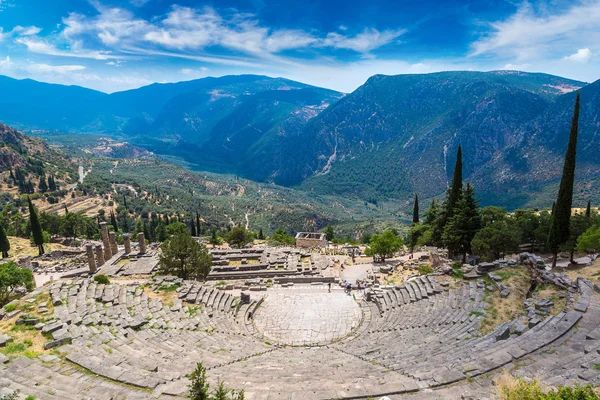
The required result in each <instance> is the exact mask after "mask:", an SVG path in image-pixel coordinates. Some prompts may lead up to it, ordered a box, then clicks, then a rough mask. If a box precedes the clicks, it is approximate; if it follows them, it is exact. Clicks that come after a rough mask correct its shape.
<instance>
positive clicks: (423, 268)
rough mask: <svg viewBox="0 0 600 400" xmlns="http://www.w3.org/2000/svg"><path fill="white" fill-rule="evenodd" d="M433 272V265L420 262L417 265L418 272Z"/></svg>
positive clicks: (424, 273)
mask: <svg viewBox="0 0 600 400" xmlns="http://www.w3.org/2000/svg"><path fill="white" fill-rule="evenodd" d="M431 273H433V267H432V266H431V265H429V264H421V265H419V274H420V275H427V274H431Z"/></svg>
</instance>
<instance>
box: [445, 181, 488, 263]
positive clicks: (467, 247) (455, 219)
mask: <svg viewBox="0 0 600 400" xmlns="http://www.w3.org/2000/svg"><path fill="white" fill-rule="evenodd" d="M480 229H481V214H480V212H479V202H478V201H477V200H475V190H474V189H473V187H472V186H471V185H470V184H467V187H466V189H465V190H464V191H463V192H462V193H461V195H460V197H459V199H458V202H457V203H456V210H455V213H454V214H453V215H452V218H450V220H449V221H448V223H447V224H446V227H445V228H444V236H443V240H444V243H446V246H447V247H448V251H449V252H450V253H451V254H462V256H463V257H462V258H463V262H466V261H467V254H468V253H470V252H471V242H472V241H473V238H474V237H475V235H476V234H477V232H479V230H480Z"/></svg>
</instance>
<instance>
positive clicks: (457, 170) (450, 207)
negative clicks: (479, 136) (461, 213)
mask: <svg viewBox="0 0 600 400" xmlns="http://www.w3.org/2000/svg"><path fill="white" fill-rule="evenodd" d="M462 184H463V182H462V148H461V147H460V145H459V146H458V150H457V151H456V164H455V165H454V175H453V176H452V183H451V185H450V193H449V194H448V201H447V206H446V222H448V220H449V219H450V218H452V215H453V214H454V207H456V203H457V202H458V199H459V198H460V194H461V192H462Z"/></svg>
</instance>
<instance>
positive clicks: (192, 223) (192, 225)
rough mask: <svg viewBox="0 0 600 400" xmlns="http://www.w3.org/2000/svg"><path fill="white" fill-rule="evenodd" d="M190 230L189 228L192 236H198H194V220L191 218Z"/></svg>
mask: <svg viewBox="0 0 600 400" xmlns="http://www.w3.org/2000/svg"><path fill="white" fill-rule="evenodd" d="M190 228H191V229H190V230H191V233H192V236H198V235H197V234H196V224H194V219H193V218H192V221H191V224H190Z"/></svg>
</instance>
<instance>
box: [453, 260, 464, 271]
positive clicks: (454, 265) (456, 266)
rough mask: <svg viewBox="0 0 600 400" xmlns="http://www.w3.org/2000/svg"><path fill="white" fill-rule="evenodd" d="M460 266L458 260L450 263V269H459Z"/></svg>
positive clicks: (460, 263)
mask: <svg viewBox="0 0 600 400" xmlns="http://www.w3.org/2000/svg"><path fill="white" fill-rule="evenodd" d="M461 268H462V262H460V261H454V262H453V263H452V269H455V270H456V269H461Z"/></svg>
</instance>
